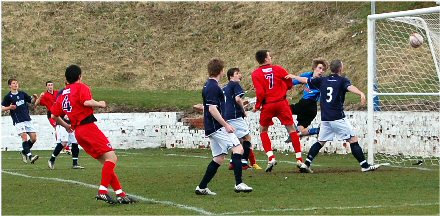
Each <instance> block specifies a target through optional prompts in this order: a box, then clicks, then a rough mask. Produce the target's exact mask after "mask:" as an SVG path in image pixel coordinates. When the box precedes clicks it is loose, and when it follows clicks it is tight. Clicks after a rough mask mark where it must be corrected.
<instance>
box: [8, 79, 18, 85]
mask: <svg viewBox="0 0 440 216" xmlns="http://www.w3.org/2000/svg"><path fill="white" fill-rule="evenodd" d="M13 81H17V79H15V78H11V79H8V85H11V83H12V82H13Z"/></svg>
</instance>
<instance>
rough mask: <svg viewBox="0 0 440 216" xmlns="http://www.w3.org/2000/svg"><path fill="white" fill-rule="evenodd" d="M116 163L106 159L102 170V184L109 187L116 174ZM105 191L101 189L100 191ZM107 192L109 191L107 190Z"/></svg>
mask: <svg viewBox="0 0 440 216" xmlns="http://www.w3.org/2000/svg"><path fill="white" fill-rule="evenodd" d="M115 167H116V164H115V163H113V162H111V161H105V162H104V165H103V166H102V172H101V185H102V186H104V187H106V188H108V186H109V185H110V182H111V181H112V179H113V175H114V174H115ZM101 192H104V191H101V190H99V193H101ZM105 193H107V191H105Z"/></svg>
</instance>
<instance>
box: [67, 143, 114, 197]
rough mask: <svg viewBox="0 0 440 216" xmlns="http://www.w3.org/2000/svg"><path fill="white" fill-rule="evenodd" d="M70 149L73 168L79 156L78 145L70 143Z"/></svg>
mask: <svg viewBox="0 0 440 216" xmlns="http://www.w3.org/2000/svg"><path fill="white" fill-rule="evenodd" d="M71 149H72V161H73V166H75V165H78V156H79V148H78V143H72V147H71ZM113 189H114V188H113Z"/></svg>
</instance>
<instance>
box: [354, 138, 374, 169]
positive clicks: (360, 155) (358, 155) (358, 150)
mask: <svg viewBox="0 0 440 216" xmlns="http://www.w3.org/2000/svg"><path fill="white" fill-rule="evenodd" d="M350 148H351V153H352V154H353V156H354V157H355V158H356V160H357V161H358V162H359V164H360V165H361V167H362V168H368V167H369V166H370V165H369V164H368V163H367V161H366V160H365V156H364V152H363V151H362V148H361V147H360V146H359V143H358V142H355V143H350Z"/></svg>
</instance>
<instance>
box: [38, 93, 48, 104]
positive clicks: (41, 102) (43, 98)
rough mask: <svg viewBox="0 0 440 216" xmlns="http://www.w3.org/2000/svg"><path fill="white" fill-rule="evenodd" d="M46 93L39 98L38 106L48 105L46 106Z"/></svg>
mask: <svg viewBox="0 0 440 216" xmlns="http://www.w3.org/2000/svg"><path fill="white" fill-rule="evenodd" d="M47 99H48V98H47V94H44V95H43V96H42V97H41V100H40V106H45V107H50V106H48V100H47Z"/></svg>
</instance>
